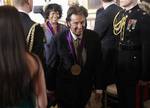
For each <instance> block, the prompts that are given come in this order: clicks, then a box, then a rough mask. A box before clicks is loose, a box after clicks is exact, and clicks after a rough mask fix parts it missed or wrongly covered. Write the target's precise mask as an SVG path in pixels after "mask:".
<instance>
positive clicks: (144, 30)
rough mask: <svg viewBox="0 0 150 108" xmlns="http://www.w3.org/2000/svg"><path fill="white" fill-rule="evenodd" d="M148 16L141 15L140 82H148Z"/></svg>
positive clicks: (149, 35)
mask: <svg viewBox="0 0 150 108" xmlns="http://www.w3.org/2000/svg"><path fill="white" fill-rule="evenodd" d="M149 26H150V16H149V15H143V17H142V22H141V27H140V29H141V32H140V35H141V40H142V42H141V43H142V73H141V74H142V75H141V79H142V80H150V65H149V62H150V28H149Z"/></svg>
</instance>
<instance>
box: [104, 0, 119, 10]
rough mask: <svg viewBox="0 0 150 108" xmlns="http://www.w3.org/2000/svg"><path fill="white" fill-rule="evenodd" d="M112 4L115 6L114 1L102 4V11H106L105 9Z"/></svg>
mask: <svg viewBox="0 0 150 108" xmlns="http://www.w3.org/2000/svg"><path fill="white" fill-rule="evenodd" d="M112 4H116V3H115V2H114V1H111V2H103V7H104V9H106V8H107V7H109V6H110V5H112Z"/></svg>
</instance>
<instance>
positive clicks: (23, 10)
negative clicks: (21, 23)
mask: <svg viewBox="0 0 150 108" xmlns="http://www.w3.org/2000/svg"><path fill="white" fill-rule="evenodd" d="M18 11H19V12H23V13H25V14H27V15H28V13H27V12H25V11H24V10H21V9H18Z"/></svg>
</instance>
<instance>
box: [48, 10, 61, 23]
mask: <svg viewBox="0 0 150 108" xmlns="http://www.w3.org/2000/svg"><path fill="white" fill-rule="evenodd" d="M59 17H60V15H59V12H58V11H50V13H49V17H48V20H49V21H50V22H51V23H58V20H59Z"/></svg>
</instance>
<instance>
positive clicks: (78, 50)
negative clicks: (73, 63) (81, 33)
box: [74, 38, 82, 64]
mask: <svg viewBox="0 0 150 108" xmlns="http://www.w3.org/2000/svg"><path fill="white" fill-rule="evenodd" d="M74 45H75V52H76V58H77V63H78V64H81V61H82V54H81V53H82V52H81V46H80V38H77V39H76V40H75V42H74Z"/></svg>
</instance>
